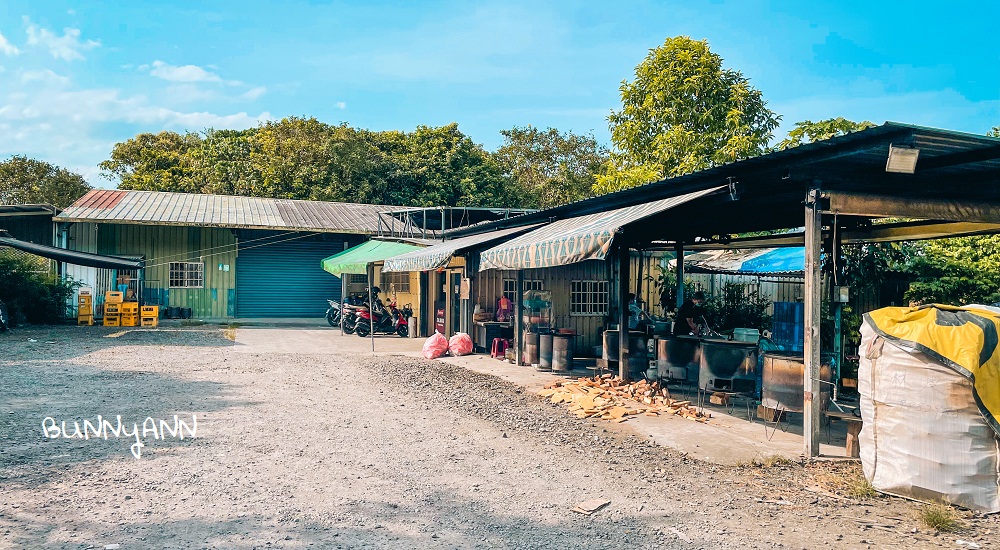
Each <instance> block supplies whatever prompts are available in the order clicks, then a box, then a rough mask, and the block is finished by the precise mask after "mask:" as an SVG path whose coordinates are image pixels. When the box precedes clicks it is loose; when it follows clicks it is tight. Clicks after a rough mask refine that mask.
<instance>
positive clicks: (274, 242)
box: [146, 232, 319, 269]
mask: <svg viewBox="0 0 1000 550" xmlns="http://www.w3.org/2000/svg"><path fill="white" fill-rule="evenodd" d="M314 235H319V233H318V232H317V233H306V234H305V235H299V236H297V237H292V238H290V239H282V240H280V241H273V242H267V243H261V244H257V245H254V246H247V247H238V248H237V249H236V250H237V251H238V250H250V249H253V248H260V247H262V246H270V245H273V244H280V243H285V242H289V241H294V240H296V239H304V238H306V237H312V236H314ZM257 240H259V239H257ZM195 252H197V251H195ZM231 252H233V251H223V252H216V253H214V254H201V255H198V256H192V255H188V259H194V258H195V257H197V258H199V259H201V258H211V257H212V256H220V255H222V254H229V253H231ZM175 256H176V255H175ZM168 257H169V256H168ZM162 259H163V258H155V260H162ZM170 263H174V262H161V263H154V264H150V265H147V266H146V268H147V269H148V268H151V267H160V266H164V265H167V264H170Z"/></svg>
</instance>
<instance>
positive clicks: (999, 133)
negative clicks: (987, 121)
mask: <svg viewBox="0 0 1000 550" xmlns="http://www.w3.org/2000/svg"><path fill="white" fill-rule="evenodd" d="M986 135H988V136H990V137H1000V126H994V127H993V128H991V129H990V131H989V132H986Z"/></svg>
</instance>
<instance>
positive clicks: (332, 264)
mask: <svg viewBox="0 0 1000 550" xmlns="http://www.w3.org/2000/svg"><path fill="white" fill-rule="evenodd" d="M420 248H421V247H419V246H414V245H412V244H405V243H397V242H392V241H368V242H365V243H362V244H359V245H358V246H355V247H354V248H348V249H347V250H345V251H343V252H340V253H338V254H334V255H333V256H330V257H329V258H326V259H325V260H323V261H322V262H321V265H322V266H323V269H324V270H326V271H327V272H328V273H332V274H334V275H336V276H338V277H340V276H341V275H343V274H344V273H355V274H358V275H363V274H365V273H368V264H370V263H372V262H381V261H382V260H385V259H386V258H391V257H393V256H399V255H400V254H406V253H407V252H413V251H414V250H419V249H420Z"/></svg>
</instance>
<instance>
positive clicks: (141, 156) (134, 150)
mask: <svg viewBox="0 0 1000 550" xmlns="http://www.w3.org/2000/svg"><path fill="white" fill-rule="evenodd" d="M201 145H202V140H201V136H199V135H198V134H194V133H187V134H183V135H182V134H178V133H177V132H166V131H164V132H160V133H158V134H150V133H143V134H139V135H137V136H135V137H134V138H131V139H128V140H126V141H123V142H121V143H116V144H115V146H114V148H113V149H112V150H111V158H110V159H108V160H106V161H104V162H102V163H101V164H100V166H101V169H102V170H104V174H103V175H104V177H106V178H107V179H109V180H111V181H114V180H118V187H119V188H121V189H138V190H143V191H178V192H183V193H198V192H200V191H201V190H202V189H203V182H201V181H199V180H198V178H196V177H195V166H194V162H193V158H192V153H193V151H194V150H195V149H197V148H198V147H200V146H201Z"/></svg>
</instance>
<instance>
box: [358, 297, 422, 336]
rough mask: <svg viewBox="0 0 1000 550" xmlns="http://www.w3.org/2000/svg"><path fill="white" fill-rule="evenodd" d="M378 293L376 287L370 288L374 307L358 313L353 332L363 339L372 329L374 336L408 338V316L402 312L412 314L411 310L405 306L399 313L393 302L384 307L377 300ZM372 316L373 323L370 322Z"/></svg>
mask: <svg viewBox="0 0 1000 550" xmlns="http://www.w3.org/2000/svg"><path fill="white" fill-rule="evenodd" d="M378 293H379V289H378V287H372V294H373V296H372V298H373V304H374V307H373V308H372V310H371V311H360V312H358V321H357V325H356V326H355V328H354V332H355V333H356V334H357V335H358V336H361V337H362V338H364V337H367V336H368V335H369V334H371V333H372V328H374V332H375V334H398V335H399V336H401V337H403V338H407V337H409V335H410V326H409V325H410V322H409V315H407V314H405V313H404V312H405V311H410V314H412V310H411V309H410V308H409V306H407V307H405V308H403V309H404V311H400V310H399V309H397V308H396V301H395V300H393V301H391V302H389V306H388V307H386V306H385V305H383V304H382V301H381V300H379V299H378ZM373 314H374V321H373V320H372V315H373Z"/></svg>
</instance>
